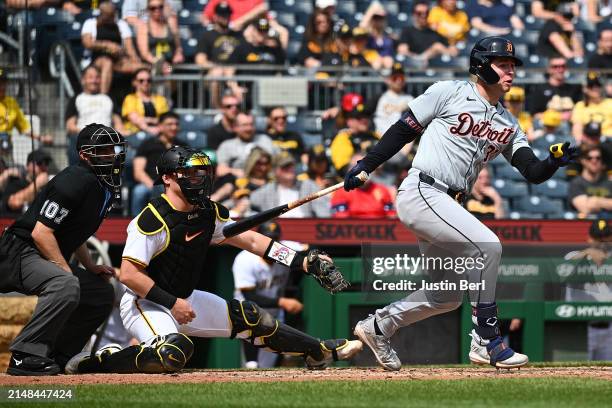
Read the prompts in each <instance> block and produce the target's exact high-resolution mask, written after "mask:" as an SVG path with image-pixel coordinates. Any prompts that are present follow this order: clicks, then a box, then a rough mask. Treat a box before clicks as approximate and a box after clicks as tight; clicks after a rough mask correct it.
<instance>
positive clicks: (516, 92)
mask: <svg viewBox="0 0 612 408" xmlns="http://www.w3.org/2000/svg"><path fill="white" fill-rule="evenodd" d="M504 102H505V104H506V109H508V111H509V112H510V113H511V114H512V116H514V117H515V118H516V119H517V120H518V123H519V126H520V127H521V130H522V131H523V132H525V134H526V135H527V138H528V139H529V140H532V139H534V135H533V118H532V117H531V114H530V113H529V112H527V111H525V90H524V89H523V88H521V87H519V86H513V87H511V88H510V90H509V91H508V92H506V94H505V95H504Z"/></svg>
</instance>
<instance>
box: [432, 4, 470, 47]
mask: <svg viewBox="0 0 612 408" xmlns="http://www.w3.org/2000/svg"><path fill="white" fill-rule="evenodd" d="M427 23H429V27H430V28H431V29H432V30H434V31H436V32H437V33H438V34H440V35H441V36H443V37H445V38H446V39H448V42H449V44H451V45H453V44H456V43H457V42H459V41H463V40H464V39H465V34H466V33H467V32H468V31H470V23H469V19H468V15H467V14H466V13H465V12H463V11H461V10H458V9H457V0H438V5H437V6H434V7H432V9H431V11H430V12H429V17H428V18H427Z"/></svg>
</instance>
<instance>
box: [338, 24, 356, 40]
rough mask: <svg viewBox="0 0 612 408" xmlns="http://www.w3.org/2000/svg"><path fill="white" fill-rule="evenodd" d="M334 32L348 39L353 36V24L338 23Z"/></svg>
mask: <svg viewBox="0 0 612 408" xmlns="http://www.w3.org/2000/svg"><path fill="white" fill-rule="evenodd" d="M334 32H335V34H336V35H337V36H338V37H340V38H343V39H348V38H351V37H352V36H353V31H352V30H351V26H349V25H348V24H346V23H344V22H341V23H339V24H336V25H335V26H334Z"/></svg>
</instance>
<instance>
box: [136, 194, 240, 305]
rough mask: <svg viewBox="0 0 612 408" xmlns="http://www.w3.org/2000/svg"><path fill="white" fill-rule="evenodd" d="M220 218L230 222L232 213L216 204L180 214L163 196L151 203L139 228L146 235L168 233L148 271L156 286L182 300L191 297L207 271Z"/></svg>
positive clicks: (140, 218)
mask: <svg viewBox="0 0 612 408" xmlns="http://www.w3.org/2000/svg"><path fill="white" fill-rule="evenodd" d="M217 218H219V219H220V220H221V221H225V220H227V219H228V218H229V211H228V210H227V209H226V208H225V207H223V206H222V205H220V204H217V203H214V202H211V206H210V208H207V209H202V208H198V209H196V210H194V211H192V212H181V211H177V210H175V209H173V208H172V206H171V205H170V203H169V202H168V201H167V200H166V199H165V198H163V197H159V198H156V199H153V200H151V202H150V204H149V205H148V206H147V208H146V209H145V210H144V211H143V212H142V213H141V214H140V216H139V217H138V228H139V230H140V232H142V233H144V234H147V235H153V234H156V233H158V232H159V231H161V230H162V229H165V230H166V243H165V246H164V248H163V249H162V250H161V251H160V252H159V253H157V254H156V255H154V256H153V258H152V259H151V262H150V263H149V265H148V266H147V268H146V270H147V273H148V274H149V276H150V277H151V279H153V280H154V281H155V283H156V284H157V285H159V286H160V287H161V288H162V289H164V290H165V291H167V292H168V293H171V294H172V295H174V296H177V297H180V298H187V297H189V295H191V292H193V290H194V289H195V288H196V285H197V284H198V281H199V280H200V275H201V274H202V272H203V270H204V261H205V259H206V252H207V250H208V246H209V245H210V241H211V239H212V236H213V233H214V231H215V222H216V219H217Z"/></svg>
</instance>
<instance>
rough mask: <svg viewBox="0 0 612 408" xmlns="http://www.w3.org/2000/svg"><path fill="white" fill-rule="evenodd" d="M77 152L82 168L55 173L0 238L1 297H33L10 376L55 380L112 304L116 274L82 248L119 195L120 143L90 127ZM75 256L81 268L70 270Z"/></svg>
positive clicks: (111, 131)
mask: <svg viewBox="0 0 612 408" xmlns="http://www.w3.org/2000/svg"><path fill="white" fill-rule="evenodd" d="M77 151H78V154H79V157H80V161H79V163H78V164H76V165H73V166H69V167H67V168H65V169H64V170H62V171H61V172H60V173H59V174H57V175H56V176H55V177H54V178H53V179H52V180H51V181H50V182H49V183H48V184H47V185H46V186H45V187H44V188H43V189H42V190H41V191H40V193H39V194H38V196H37V197H36V199H35V201H34V203H33V204H32V206H30V208H29V209H28V211H27V212H26V213H25V214H23V215H22V216H21V217H20V218H19V219H17V220H16V221H15V222H14V223H13V225H11V226H10V227H8V229H7V230H6V231H5V232H4V234H3V235H2V238H0V292H1V293H7V292H13V291H15V292H19V293H23V294H25V295H36V296H38V303H37V305H36V308H35V310H34V315H33V316H32V319H31V320H30V321H29V322H28V323H27V324H26V326H25V327H24V328H23V330H22V331H21V333H20V334H19V335H18V336H17V337H16V338H15V340H14V341H13V343H12V344H11V346H10V350H11V352H12V356H11V360H10V363H9V368H8V370H7V373H8V374H11V375H55V374H58V373H59V372H60V371H62V370H63V368H64V366H65V364H66V362H67V361H68V359H69V358H70V357H72V356H73V355H74V354H76V353H78V352H79V351H81V349H82V348H83V346H85V344H86V343H87V340H88V339H89V337H90V336H91V335H92V334H93V332H94V331H95V330H96V328H97V327H98V326H99V325H100V324H101V323H102V322H103V321H104V320H105V319H106V318H107V317H108V315H109V313H110V311H111V308H112V305H113V297H114V292H113V288H112V286H111V285H110V283H109V282H108V277H109V276H112V275H113V274H114V271H113V268H112V267H111V266H106V265H95V264H94V262H93V261H92V259H91V256H90V254H89V251H88V249H87V246H86V241H87V239H88V238H89V237H90V236H91V235H93V234H94V233H95V232H96V231H97V229H98V227H99V226H100V224H101V223H102V221H103V219H104V218H105V217H106V214H107V212H108V210H109V209H110V208H111V207H112V203H113V198H114V197H115V196H116V195H117V192H118V190H119V188H120V185H121V171H122V168H123V164H124V162H125V141H124V138H123V136H121V134H119V133H118V132H117V131H116V130H114V129H113V128H111V127H108V126H103V125H99V124H91V125H88V126H86V127H85V128H83V130H81V132H80V133H79V135H78V138H77ZM73 254H74V255H75V258H76V259H77V260H78V261H80V262H81V264H82V265H83V266H84V267H85V269H83V268H80V267H77V266H76V264H75V265H72V266H70V265H69V264H68V260H69V259H70V257H71V256H72V255H73ZM60 335H61V341H58V337H59V336H60Z"/></svg>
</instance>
